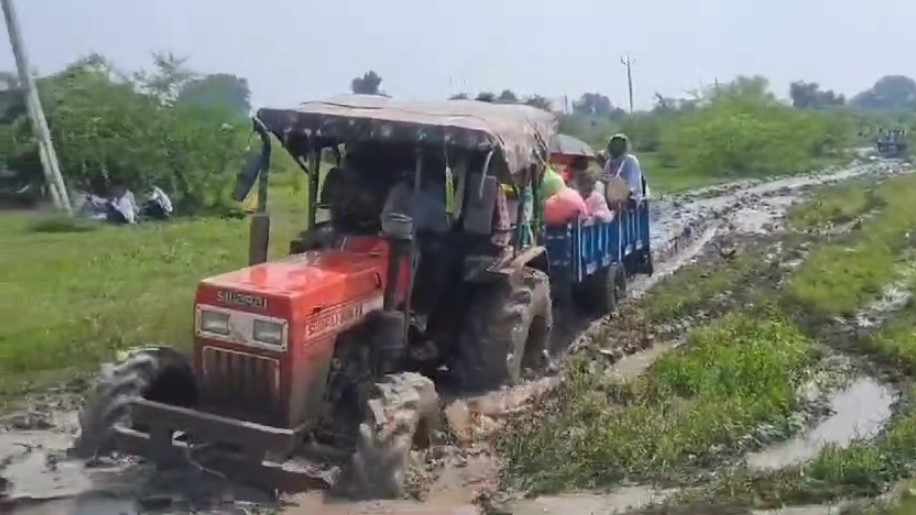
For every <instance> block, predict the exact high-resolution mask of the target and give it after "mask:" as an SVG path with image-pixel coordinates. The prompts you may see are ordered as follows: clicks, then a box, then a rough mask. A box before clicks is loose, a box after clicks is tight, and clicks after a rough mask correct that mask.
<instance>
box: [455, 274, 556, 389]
mask: <svg viewBox="0 0 916 515" xmlns="http://www.w3.org/2000/svg"><path fill="white" fill-rule="evenodd" d="M478 288H479V289H478V290H477V291H475V292H473V293H472V298H471V302H470V305H469V306H468V309H467V311H466V312H465V316H464V319H463V330H462V332H461V334H460V335H459V337H458V344H457V346H456V347H455V349H454V352H453V356H452V357H453V359H452V361H451V363H450V367H449V368H450V369H451V373H452V375H453V377H454V378H455V380H456V382H457V383H458V387H459V388H461V389H464V390H470V391H484V390H490V389H494V388H498V387H499V386H502V385H504V384H515V383H517V382H519V380H520V379H521V373H522V369H523V367H524V368H530V369H535V370H539V369H543V368H545V367H546V366H547V364H548V352H549V350H550V335H551V332H552V330H553V308H552V301H551V297H550V279H549V278H548V277H547V274H545V273H544V272H542V271H540V270H536V269H534V268H527V267H526V268H525V269H523V270H522V273H521V276H520V277H518V278H517V279H515V280H513V281H510V282H508V283H500V284H485V285H480V286H479V287H478Z"/></svg>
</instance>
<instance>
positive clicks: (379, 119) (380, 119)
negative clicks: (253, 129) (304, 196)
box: [257, 95, 557, 182]
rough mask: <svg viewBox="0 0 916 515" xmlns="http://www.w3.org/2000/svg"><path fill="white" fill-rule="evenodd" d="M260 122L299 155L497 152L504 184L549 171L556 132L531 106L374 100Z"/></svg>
mask: <svg viewBox="0 0 916 515" xmlns="http://www.w3.org/2000/svg"><path fill="white" fill-rule="evenodd" d="M257 119H258V120H260V122H261V123H263V124H264V126H265V127H266V128H267V130H268V131H270V132H271V133H273V134H274V135H275V136H276V137H277V138H278V139H279V140H280V141H281V142H283V144H284V146H285V147H286V148H287V149H288V150H289V151H290V152H291V153H293V154H294V155H304V153H305V151H307V150H311V149H320V148H329V147H336V146H337V145H340V144H348V143H364V142H374V143H382V144H385V143H390V144H410V145H424V146H433V147H435V146H440V147H441V146H445V147H450V148H456V149H463V150H468V151H481V152H490V151H492V152H493V154H492V161H491V164H493V165H495V166H492V168H491V169H492V170H493V173H494V175H495V176H496V177H497V178H499V179H500V181H503V182H510V181H511V180H512V179H513V178H515V176H516V175H518V174H522V173H523V172H524V171H525V170H526V169H527V168H528V167H529V166H530V165H538V164H542V163H544V162H545V161H546V159H547V155H548V146H549V143H550V141H551V140H552V139H553V136H554V134H556V131H557V119H556V117H555V116H554V115H553V114H552V113H548V112H547V111H543V110H540V109H537V108H534V107H530V106H525V105H505V104H491V103H486V102H478V101H474V100H447V101H438V102H423V101H404V100H395V99H392V98H388V97H384V96H375V95H342V96H338V97H333V98H331V99H328V100H322V101H310V102H304V103H302V104H300V105H299V106H298V107H295V108H292V109H267V108H265V109H260V110H259V111H258V113H257Z"/></svg>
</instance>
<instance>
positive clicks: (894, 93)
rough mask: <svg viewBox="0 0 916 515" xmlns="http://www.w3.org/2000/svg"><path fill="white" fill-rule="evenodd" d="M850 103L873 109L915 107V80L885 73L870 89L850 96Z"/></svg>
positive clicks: (885, 109)
mask: <svg viewBox="0 0 916 515" xmlns="http://www.w3.org/2000/svg"><path fill="white" fill-rule="evenodd" d="M850 103H851V104H852V105H853V106H855V107H859V108H862V109H868V110H874V111H908V110H913V109H916V81H914V80H913V79H911V78H909V77H906V76H904V75H887V76H884V77H881V78H880V79H878V81H877V82H875V85H874V86H872V87H871V89H868V90H865V91H863V92H861V93H859V94H858V95H856V96H855V97H853V98H852V100H851V101H850Z"/></svg>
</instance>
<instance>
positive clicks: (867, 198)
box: [788, 179, 878, 230]
mask: <svg viewBox="0 0 916 515" xmlns="http://www.w3.org/2000/svg"><path fill="white" fill-rule="evenodd" d="M877 205H878V199H877V198H876V196H875V194H874V180H872V179H860V180H855V181H850V182H847V183H843V184H839V185H835V186H829V187H827V188H823V189H822V190H820V191H818V192H817V193H816V194H815V195H814V197H813V198H811V199H810V200H808V201H807V202H804V203H802V204H798V205H796V206H793V207H792V208H790V209H789V213H788V219H789V223H790V225H791V226H792V227H794V228H796V229H800V230H806V229H812V228H815V227H820V226H824V225H827V224H834V225H835V224H843V223H846V222H850V221H852V220H855V219H856V217H858V216H860V215H863V214H865V213H866V212H868V211H870V210H872V209H874V208H875V207H877Z"/></svg>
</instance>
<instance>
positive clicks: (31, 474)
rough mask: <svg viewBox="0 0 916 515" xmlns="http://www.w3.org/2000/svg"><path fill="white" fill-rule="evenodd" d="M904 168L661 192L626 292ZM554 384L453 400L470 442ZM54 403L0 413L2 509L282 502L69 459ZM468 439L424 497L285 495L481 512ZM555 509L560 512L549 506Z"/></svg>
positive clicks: (831, 434)
mask: <svg viewBox="0 0 916 515" xmlns="http://www.w3.org/2000/svg"><path fill="white" fill-rule="evenodd" d="M901 170H903V166H902V165H900V164H888V163H886V162H878V163H872V164H860V165H856V166H853V167H850V168H847V169H843V170H839V171H832V172H828V173H820V174H812V175H808V176H801V177H790V178H784V179H778V180H771V181H744V182H741V183H734V184H729V185H722V186H718V187H715V188H707V189H705V190H702V191H694V192H691V193H689V194H686V195H680V196H675V197H661V198H658V199H655V200H653V208H652V209H653V212H652V229H651V231H652V240H651V245H652V248H653V254H654V256H655V265H656V274H655V275H654V276H653V277H649V278H646V277H640V278H638V279H637V280H635V281H634V282H633V283H632V284H631V285H630V289H629V291H630V293H631V295H636V296H638V295H642V294H644V293H645V292H646V291H647V290H648V289H650V288H651V287H652V286H653V285H654V284H655V283H656V282H657V281H658V280H659V279H660V278H662V277H664V276H666V275H668V274H670V273H673V272H674V271H676V270H677V269H679V268H680V267H681V266H683V265H685V264H687V263H689V262H690V261H691V260H692V259H694V258H695V257H696V256H697V255H698V254H699V253H700V252H701V251H702V250H703V248H704V246H706V245H707V244H708V243H709V242H710V241H711V240H713V238H715V237H716V236H718V235H720V234H723V233H729V232H744V233H760V232H767V231H770V230H773V229H774V228H778V227H779V223H780V221H781V220H782V218H783V217H784V215H785V211H786V208H787V207H788V206H789V205H790V204H791V203H793V202H795V201H797V200H799V199H801V198H802V197H803V196H804V191H803V190H804V189H805V188H809V187H811V186H817V185H821V184H827V183H830V182H837V181H842V180H846V179H850V178H853V177H857V176H860V175H863V174H874V175H886V174H893V173H897V172H900V171H901ZM598 326H600V324H597V325H596V324H591V325H589V324H588V323H587V322H586V323H584V324H578V325H577V326H576V328H575V333H576V334H577V335H581V333H583V332H584V333H589V332H590V331H591V330H594V329H596V328H597V327H598ZM575 337H576V336H575V335H573V336H572V338H574V339H575ZM579 339H581V336H580V338H579ZM673 345H674V344H658V345H656V346H655V347H654V348H652V349H648V350H646V351H643V352H641V353H638V354H637V355H634V356H631V357H629V358H626V359H624V360H622V361H621V362H620V363H618V364H617V365H616V367H615V370H616V371H617V373H619V374H620V375H621V377H623V378H632V377H636V376H637V375H639V374H640V373H642V371H644V370H645V369H646V368H647V367H648V366H650V365H651V363H652V362H654V361H655V359H657V358H658V357H659V356H660V355H662V354H663V353H664V352H665V351H667V350H670V348H673ZM551 381H554V382H551ZM553 384H555V379H551V380H544V381H535V382H530V383H526V384H524V385H522V386H521V387H520V388H517V389H512V390H507V391H501V392H494V393H493V394H491V395H488V396H484V397H482V398H475V399H462V400H461V401H460V402H461V403H462V404H455V403H453V404H454V405H456V406H458V407H457V408H452V410H453V413H452V416H453V417H454V416H456V415H455V414H456V413H457V416H458V418H459V419H460V418H461V417H462V416H464V414H467V417H466V419H465V423H467V427H468V428H469V433H470V434H469V435H468V436H469V439H468V440H467V442H470V441H472V440H474V439H475V438H480V437H482V435H485V434H487V433H488V432H492V431H493V430H496V429H498V428H499V427H500V426H501V421H502V419H504V418H505V416H508V415H509V414H511V413H513V412H514V411H516V410H518V409H524V406H525V405H526V404H527V403H528V402H529V400H530V399H531V398H533V397H536V396H537V395H538V394H539V393H541V392H543V391H546V389H549V388H551V387H552V385H553ZM883 388H884V387H882V386H880V385H875V384H870V383H863V384H861V385H859V386H857V387H856V389H854V390H853V391H852V393H849V394H848V395H849V398H848V399H847V398H846V397H842V396H841V397H842V398H838V399H837V401H836V402H837V404H836V407H835V410H836V411H837V415H834V417H836V418H837V421H836V422H830V421H831V420H833V418H831V419H828V420H827V421H825V422H824V424H823V425H825V426H828V427H827V429H823V430H822V431H823V432H825V435H826V436H824V438H827V439H828V440H829V441H840V440H843V438H846V437H848V435H846V434H845V433H843V430H842V429H841V428H839V427H838V426H844V425H845V424H855V423H856V422H858V421H860V418H857V416H854V415H849V414H848V413H850V410H851V409H852V407H854V406H859V405H860V404H862V406H861V410H862V411H866V408H867V409H868V410H870V411H869V413H871V415H869V416H868V417H867V418H868V420H872V419H873V418H877V419H881V417H886V415H885V414H884V413H885V412H884V411H880V412H876V411H874V410H873V408H875V406H882V407H884V408H887V407H888V406H889V403H890V402H892V399H893V395H892V394H891V393H889V392H888V391H887V390H886V389H883ZM850 399H852V400H850ZM860 400H862V401H861V402H860ZM49 405H51V404H49ZM462 405H463V408H462V407H461V406H462ZM47 412H48V413H51V414H50V415H47V416H43V417H38V423H33V422H29V423H26V424H16V423H13V424H7V423H3V422H2V421H0V423H3V425H4V427H5V430H4V431H2V432H0V512H4V513H6V512H11V513H18V514H24V513H28V514H39V513H71V514H83V513H85V514H90V513H91V514H99V515H105V514H107V513H148V512H150V511H160V512H161V511H170V512H175V511H178V512H183V511H190V510H191V509H194V510H196V511H197V512H198V513H244V512H246V511H248V512H250V510H251V508H252V507H256V506H263V507H267V508H269V509H273V508H277V503H276V501H275V500H274V499H271V498H270V497H269V496H266V495H263V494H261V493H260V492H254V491H249V490H248V489H246V488H243V487H241V486H239V485H235V484H232V483H230V482H228V481H225V480H224V479H222V478H215V477H213V476H211V475H209V474H207V473H205V472H203V471H201V470H197V469H190V470H184V471H175V472H173V473H171V475H170V476H169V477H163V474H154V473H153V471H151V470H150V469H149V468H148V467H145V466H143V465H140V464H136V463H133V462H131V461H129V460H121V461H114V462H112V463H110V464H109V465H108V466H102V467H92V468H88V467H85V466H84V465H83V464H82V463H78V462H73V461H68V460H67V459H65V453H66V449H67V448H68V447H69V445H70V443H71V442H72V438H73V436H74V434H75V431H76V427H75V415H74V413H75V412H73V411H65V412H58V411H57V408H52V409H49V410H47ZM872 415H873V416H872ZM882 420H883V419H882ZM831 424H834V425H831ZM860 425H861V424H860ZM834 426H837V427H834ZM844 427H845V426H844ZM869 427H871V426H869ZM841 433H842V434H841ZM818 434H820V433H818ZM844 435H845V436H844ZM465 445H468V446H470V448H464V449H460V452H457V451H456V449H457V448H453V449H451V450H450V449H449V448H448V447H447V446H446V447H443V448H439V449H434V454H435V453H438V454H441V455H442V456H439V457H438V458H436V459H437V460H439V463H440V464H443V466H441V467H440V470H439V471H438V472H437V473H436V474H434V475H432V476H430V477H429V478H427V479H426V481H427V485H426V486H427V493H426V499H425V501H424V502H407V501H399V502H393V503H388V502H385V503H364V504H346V503H344V504H341V503H335V502H331V501H329V500H327V499H325V498H324V496H323V495H319V494H315V493H313V494H308V495H302V496H297V497H293V498H289V499H286V501H288V504H290V505H291V506H286V507H285V510H284V511H288V512H289V513H329V514H333V513H338V512H339V513H348V514H349V513H354V514H356V513H366V514H376V513H414V514H418V515H419V514H422V513H455V514H459V513H460V514H468V515H470V514H476V513H479V508H477V507H476V506H475V502H476V500H477V499H478V497H479V495H480V494H481V493H483V492H486V491H492V490H493V489H494V488H495V481H496V478H497V471H498V470H497V466H496V463H495V460H494V459H493V458H492V457H491V456H490V453H489V452H488V449H487V448H486V447H485V446H480V447H473V446H474V445H476V444H471V443H466V444H465ZM803 447H805V446H804V445H803ZM805 448H807V447H805ZM453 451H456V452H453ZM798 452H801V451H791V452H789V454H792V455H795V454H798ZM665 495H667V494H665V493H664V492H660V491H656V490H654V489H652V488H646V487H630V488H624V489H621V490H618V491H617V492H615V493H613V494H611V495H610V496H609V497H608V496H603V495H586V494H581V495H578V496H561V497H558V498H543V499H536V500H530V501H526V502H528V503H529V504H527V505H525V506H530V507H531V509H536V511H530V512H524V511H514V512H513V513H554V512H556V513H577V512H585V513H588V512H591V513H618V512H621V511H623V510H625V509H626V508H627V507H628V506H639V505H645V504H649V503H653V502H657V501H658V500H659V499H660V497H664V496H665ZM532 503H533V504H532ZM570 503H571V504H570ZM554 507H555V508H554ZM579 508H581V509H579ZM553 509H556V510H559V511H550V510H553Z"/></svg>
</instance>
